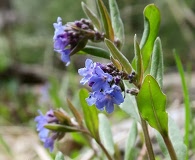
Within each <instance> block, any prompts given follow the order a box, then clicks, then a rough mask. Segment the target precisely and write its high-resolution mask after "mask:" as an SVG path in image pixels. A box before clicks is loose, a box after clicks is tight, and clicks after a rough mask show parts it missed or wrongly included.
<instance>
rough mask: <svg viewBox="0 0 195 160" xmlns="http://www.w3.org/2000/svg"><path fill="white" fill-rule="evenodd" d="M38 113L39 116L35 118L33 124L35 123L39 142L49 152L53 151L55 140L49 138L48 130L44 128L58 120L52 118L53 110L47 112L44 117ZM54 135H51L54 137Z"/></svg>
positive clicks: (51, 137)
mask: <svg viewBox="0 0 195 160" xmlns="http://www.w3.org/2000/svg"><path fill="white" fill-rule="evenodd" d="M38 112H39V114H40V115H39V116H37V117H36V118H35V122H37V125H36V127H37V131H38V132H39V137H40V140H41V141H42V142H43V143H44V146H45V147H46V148H49V149H50V151H52V150H53V147H54V141H55V139H56V137H55V136H50V135H52V134H50V130H48V129H46V128H45V127H44V126H45V125H46V124H48V123H57V122H58V120H57V118H56V117H55V116H54V113H53V110H49V111H48V112H47V113H46V115H43V114H42V113H41V111H38ZM54 134H55V133H53V135H54Z"/></svg>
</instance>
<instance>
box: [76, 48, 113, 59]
mask: <svg viewBox="0 0 195 160" xmlns="http://www.w3.org/2000/svg"><path fill="white" fill-rule="evenodd" d="M78 54H89V55H92V56H96V57H101V58H106V59H110V53H108V52H107V51H106V50H104V49H102V48H98V47H94V46H86V47H85V48H84V49H82V50H81V51H79V52H78Z"/></svg>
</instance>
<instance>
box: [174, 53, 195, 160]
mask: <svg viewBox="0 0 195 160" xmlns="http://www.w3.org/2000/svg"><path fill="white" fill-rule="evenodd" d="M174 56H175V61H176V64H177V68H178V70H179V74H180V77H181V82H182V90H183V96H184V104H185V135H184V142H185V144H186V146H187V150H188V148H189V140H190V139H189V136H190V135H189V132H190V123H191V121H192V118H191V108H190V95H189V91H188V87H187V83H186V80H185V74H184V69H183V66H182V63H181V60H180V58H179V56H178V55H177V54H176V53H174ZM186 159H189V158H188V155H187V157H186Z"/></svg>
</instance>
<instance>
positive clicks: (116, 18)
mask: <svg viewBox="0 0 195 160" xmlns="http://www.w3.org/2000/svg"><path fill="white" fill-rule="evenodd" d="M109 7H110V16H111V22H112V27H113V29H114V35H115V36H116V37H117V38H118V39H119V40H120V43H121V47H122V46H123V44H124V40H125V35H124V25H123V22H122V19H121V16H120V12H119V9H118V5H117V3H116V0H109ZM121 47H119V48H121Z"/></svg>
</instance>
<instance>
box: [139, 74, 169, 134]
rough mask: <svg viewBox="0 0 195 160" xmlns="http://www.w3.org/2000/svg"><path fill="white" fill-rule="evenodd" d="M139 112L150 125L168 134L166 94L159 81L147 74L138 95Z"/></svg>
mask: <svg viewBox="0 0 195 160" xmlns="http://www.w3.org/2000/svg"><path fill="white" fill-rule="evenodd" d="M137 105H138V109H139V112H140V114H141V116H142V118H143V119H144V120H146V121H147V122H148V123H149V124H150V126H152V127H153V128H155V129H156V130H157V131H159V132H160V133H161V135H167V134H168V115H167V113H166V111H165V106H166V96H165V94H164V93H163V92H162V91H161V89H160V87H159V85H158V83H157V81H156V80H155V79H154V78H153V77H152V76H151V75H147V76H146V77H145V79H144V82H143V84H142V87H141V89H140V91H139V93H138V95H137Z"/></svg>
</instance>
